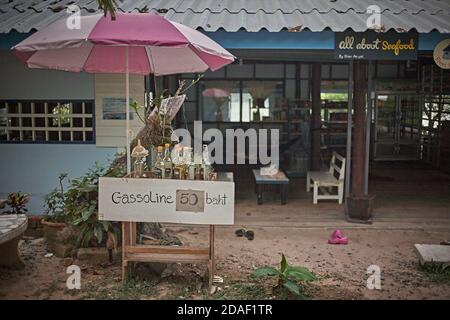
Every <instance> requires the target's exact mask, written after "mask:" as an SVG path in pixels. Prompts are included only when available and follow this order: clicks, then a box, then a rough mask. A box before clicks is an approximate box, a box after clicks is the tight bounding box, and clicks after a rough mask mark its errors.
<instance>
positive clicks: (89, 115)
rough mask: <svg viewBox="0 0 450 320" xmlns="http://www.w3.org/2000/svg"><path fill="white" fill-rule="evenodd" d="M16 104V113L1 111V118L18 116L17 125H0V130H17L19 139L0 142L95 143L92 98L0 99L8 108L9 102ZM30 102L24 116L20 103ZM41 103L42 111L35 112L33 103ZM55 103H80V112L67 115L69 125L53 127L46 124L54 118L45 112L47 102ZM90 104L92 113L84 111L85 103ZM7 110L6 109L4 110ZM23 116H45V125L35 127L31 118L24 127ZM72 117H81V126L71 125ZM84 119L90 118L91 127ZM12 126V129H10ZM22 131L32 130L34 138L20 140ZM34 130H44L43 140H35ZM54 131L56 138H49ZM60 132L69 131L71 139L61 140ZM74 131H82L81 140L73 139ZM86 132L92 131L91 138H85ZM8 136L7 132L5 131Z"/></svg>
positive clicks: (93, 103)
mask: <svg viewBox="0 0 450 320" xmlns="http://www.w3.org/2000/svg"><path fill="white" fill-rule="evenodd" d="M13 103H15V104H18V105H19V110H18V113H9V112H6V113H1V112H0V117H1V118H6V119H7V120H6V121H9V120H10V119H11V118H18V119H19V125H18V126H9V125H6V126H0V130H8V131H19V135H20V136H19V139H20V140H8V138H7V140H0V144H95V143H96V130H95V124H96V122H95V120H96V119H95V100H94V99H2V100H0V104H2V105H6V108H8V105H9V104H13ZM24 103H31V104H32V105H31V110H30V113H26V114H25V115H26V116H23V115H24V113H22V106H21V104H24ZM36 103H43V104H44V113H35V110H34V104H36ZM52 103H56V104H57V105H63V104H66V103H70V104H71V105H72V104H74V103H82V108H83V109H82V112H83V113H76V114H73V113H72V112H71V113H70V114H69V115H68V116H67V117H69V118H70V126H69V127H61V126H60V125H59V126H58V127H53V126H49V125H48V121H49V120H48V119H52V118H54V116H53V115H52V114H50V113H49V112H47V110H48V109H47V108H48V105H49V104H52ZM88 103H89V104H91V106H92V113H86V112H85V104H88ZM6 111H8V110H6ZM23 118H31V119H35V118H45V125H44V126H43V127H37V126H36V125H35V122H34V121H33V120H32V123H31V126H29V127H28V126H27V127H24V126H23V125H22V119H23ZM73 118H81V119H83V121H82V126H81V127H73V120H72V119H73ZM85 119H91V121H92V127H86V126H85ZM11 128H14V129H11ZM23 131H32V132H33V133H32V134H33V138H32V139H34V140H22V139H23ZM36 131H44V132H45V140H36V139H35V132H36ZM52 131H56V132H58V138H59V139H58V140H49V132H52ZM62 132H70V136H71V140H62ZM74 132H82V133H83V140H73V137H74V135H73V134H74ZM86 132H92V140H86ZM7 135H8V136H9V133H7Z"/></svg>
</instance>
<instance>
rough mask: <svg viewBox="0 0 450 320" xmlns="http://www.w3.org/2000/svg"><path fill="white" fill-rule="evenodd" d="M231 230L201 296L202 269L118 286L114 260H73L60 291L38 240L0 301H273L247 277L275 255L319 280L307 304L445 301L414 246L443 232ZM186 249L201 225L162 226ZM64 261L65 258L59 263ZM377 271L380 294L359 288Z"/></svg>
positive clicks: (267, 288)
mask: <svg viewBox="0 0 450 320" xmlns="http://www.w3.org/2000/svg"><path fill="white" fill-rule="evenodd" d="M238 228H239V227H238V226H233V227H218V228H217V229H216V246H215V249H216V258H217V266H216V275H219V276H221V277H222V278H223V279H224V281H223V283H218V284H217V290H216V292H215V293H214V294H213V295H212V296H208V295H207V294H206V292H205V291H206V290H205V281H204V279H203V278H202V276H203V275H204V273H205V267H204V266H200V265H198V266H195V265H179V264H174V265H171V266H170V268H168V269H167V270H166V271H164V273H163V275H162V277H160V276H155V275H152V276H146V274H144V275H141V279H139V280H132V281H130V282H129V283H127V284H125V285H124V284H122V283H121V281H120V279H121V278H120V277H121V274H120V272H121V268H120V261H116V262H115V263H114V264H113V265H108V264H107V263H106V262H105V263H102V264H100V265H95V264H90V263H88V262H80V261H74V264H77V265H79V266H80V268H81V290H67V289H66V285H65V283H66V279H67V277H68V275H67V274H66V273H65V270H66V267H65V265H64V260H63V259H59V258H56V257H54V256H53V257H45V254H46V253H47V251H46V245H45V242H44V241H43V239H34V240H26V241H22V242H21V244H20V251H21V255H22V258H23V259H24V261H25V263H26V268H25V269H24V270H22V271H9V270H0V299H185V298H189V299H205V298H212V299H245V298H250V299H251V298H257V299H259V298H262V299H280V298H289V297H288V296H287V297H283V296H280V295H278V294H275V293H274V292H272V290H271V288H272V285H273V281H272V282H271V281H268V282H262V281H256V280H253V279H251V278H250V277H249V274H250V273H251V272H252V270H254V269H255V268H257V267H259V266H263V265H273V266H275V265H277V264H278V263H279V261H280V255H281V253H284V254H285V256H286V258H287V260H288V262H289V263H290V264H294V265H302V266H306V267H308V268H309V269H310V270H311V271H313V272H314V273H315V274H316V275H317V277H318V280H317V281H315V282H312V283H310V284H308V285H305V286H304V292H305V295H304V297H302V298H309V299H450V281H448V277H447V278H444V279H442V278H438V279H439V280H436V279H435V278H432V277H430V275H429V274H428V273H425V272H424V271H423V270H421V269H420V268H419V265H418V262H417V261H418V260H417V257H416V253H415V251H414V247H413V245H414V243H439V242H441V241H442V240H446V239H450V231H449V232H442V231H424V230H379V229H348V230H344V233H345V235H346V236H348V237H349V244H348V245H341V246H336V245H329V244H327V243H326V240H327V238H328V237H329V235H330V233H331V232H332V230H330V229H325V228H289V227H283V228H278V227H257V228H253V229H251V230H253V231H254V232H255V239H254V240H253V241H250V240H247V239H246V238H240V237H237V236H236V235H235V233H234V232H235V230H236V229H238ZM169 232H170V233H171V234H174V235H177V236H178V237H179V238H180V239H181V240H182V242H183V244H185V245H198V244H206V243H207V235H208V229H207V228H203V227H195V228H191V227H177V228H173V227H171V228H169ZM66 263H67V261H66ZM370 265H378V266H379V267H380V268H381V290H369V289H367V287H366V282H367V278H368V277H369V274H367V271H366V270H367V267H368V266H370Z"/></svg>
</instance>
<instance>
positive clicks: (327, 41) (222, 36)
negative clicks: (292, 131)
mask: <svg viewBox="0 0 450 320" xmlns="http://www.w3.org/2000/svg"><path fill="white" fill-rule="evenodd" d="M204 33H205V34H206V35H207V36H208V37H210V38H212V39H214V40H215V41H216V42H217V43H219V44H220V45H221V46H223V47H224V48H227V49H297V50H298V49H305V50H310V49H318V50H333V48H334V33H333V31H322V32H312V31H309V30H305V31H302V32H288V31H280V32H269V31H267V30H261V31H259V32H247V31H245V30H241V31H237V32H226V31H224V30H218V31H215V32H204ZM30 34H31V33H18V32H10V33H6V34H0V49H10V48H11V47H12V46H14V45H15V44H17V43H19V42H20V41H22V40H23V39H25V38H26V37H28V36H29V35H30ZM449 37H450V34H442V33H439V32H437V31H433V32H430V33H420V34H419V50H421V51H427V50H433V49H434V47H435V46H436V44H437V43H438V42H439V41H441V40H443V39H446V38H449Z"/></svg>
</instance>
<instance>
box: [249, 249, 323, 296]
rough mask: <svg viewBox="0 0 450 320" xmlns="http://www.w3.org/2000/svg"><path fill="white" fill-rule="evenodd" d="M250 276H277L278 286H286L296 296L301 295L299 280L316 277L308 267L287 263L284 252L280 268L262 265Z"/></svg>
mask: <svg viewBox="0 0 450 320" xmlns="http://www.w3.org/2000/svg"><path fill="white" fill-rule="evenodd" d="M251 276H252V277H254V278H267V277H278V286H280V287H284V288H286V289H287V290H289V291H290V292H292V293H293V294H295V295H297V296H299V295H301V292H300V289H301V288H300V286H299V285H298V282H299V281H313V280H316V279H317V278H316V276H315V275H314V274H313V273H312V272H311V271H309V270H308V268H305V267H301V266H291V265H289V264H288V263H287V260H286V257H285V256H284V254H282V255H281V262H280V270H277V269H276V268H274V267H270V266H264V267H261V268H258V269H256V270H255V271H253V272H252V274H251Z"/></svg>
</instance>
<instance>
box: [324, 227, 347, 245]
mask: <svg viewBox="0 0 450 320" xmlns="http://www.w3.org/2000/svg"><path fill="white" fill-rule="evenodd" d="M328 243H329V244H348V238H347V237H344V235H343V234H342V232H341V230H335V231H334V232H333V234H332V235H331V238H330V239H328Z"/></svg>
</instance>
